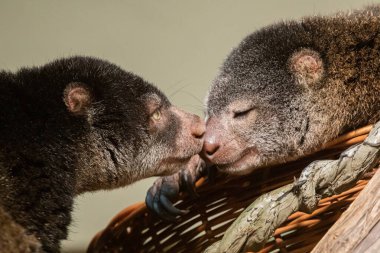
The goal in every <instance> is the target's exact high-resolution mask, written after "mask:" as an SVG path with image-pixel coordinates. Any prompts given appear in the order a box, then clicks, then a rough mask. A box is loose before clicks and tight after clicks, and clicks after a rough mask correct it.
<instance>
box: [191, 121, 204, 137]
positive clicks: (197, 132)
mask: <svg viewBox="0 0 380 253" xmlns="http://www.w3.org/2000/svg"><path fill="white" fill-rule="evenodd" d="M205 132H206V124H205V123H204V121H203V120H202V119H201V118H200V117H199V116H196V117H195V119H194V123H193V124H192V126H191V135H192V136H193V137H195V138H196V139H202V138H203V135H204V134H205Z"/></svg>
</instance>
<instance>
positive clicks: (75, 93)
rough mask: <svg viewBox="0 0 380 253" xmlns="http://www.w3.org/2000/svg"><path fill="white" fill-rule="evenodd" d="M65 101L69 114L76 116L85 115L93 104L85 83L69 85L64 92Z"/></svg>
mask: <svg viewBox="0 0 380 253" xmlns="http://www.w3.org/2000/svg"><path fill="white" fill-rule="evenodd" d="M63 101H64V102H65V105H66V107H67V110H69V112H71V113H73V114H74V115H85V114H86V113H87V109H88V108H89V107H90V105H91V102H92V94H91V92H90V89H89V88H88V86H87V85H86V84H84V83H80V82H73V83H69V84H68V85H67V86H66V88H65V90H64V92H63Z"/></svg>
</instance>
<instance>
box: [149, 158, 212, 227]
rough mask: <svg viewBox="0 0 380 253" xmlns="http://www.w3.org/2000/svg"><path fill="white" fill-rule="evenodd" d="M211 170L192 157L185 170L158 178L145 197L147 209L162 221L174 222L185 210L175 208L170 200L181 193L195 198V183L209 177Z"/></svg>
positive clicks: (198, 159)
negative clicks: (206, 176)
mask: <svg viewBox="0 0 380 253" xmlns="http://www.w3.org/2000/svg"><path fill="white" fill-rule="evenodd" d="M210 171H211V169H210V168H209V167H207V166H206V164H205V162H204V161H203V160H202V159H201V158H200V157H199V156H198V155H195V156H193V157H192V158H191V159H190V161H189V163H188V164H187V166H186V168H184V169H182V170H180V171H179V172H178V173H176V174H173V175H170V176H166V177H161V178H158V179H157V180H156V181H155V182H154V184H153V186H152V187H151V188H150V189H149V190H148V192H147V195H146V199H145V202H146V205H147V207H148V208H149V209H150V210H151V211H153V212H154V213H156V214H157V215H158V216H160V217H161V218H162V219H164V220H169V221H174V220H175V217H176V216H178V215H181V214H185V213H186V212H187V211H186V210H179V209H178V208H176V207H175V206H174V205H173V203H172V200H174V199H175V198H177V197H178V196H179V194H180V192H182V191H186V192H187V193H189V194H190V195H191V196H193V197H196V196H197V193H196V191H195V183H196V181H198V179H200V178H201V177H203V176H205V175H210Z"/></svg>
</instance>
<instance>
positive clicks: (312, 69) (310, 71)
mask: <svg viewBox="0 0 380 253" xmlns="http://www.w3.org/2000/svg"><path fill="white" fill-rule="evenodd" d="M289 68H290V72H291V73H292V74H293V75H294V77H295V79H296V81H297V82H298V83H299V84H301V85H305V86H307V87H310V85H313V84H316V83H317V82H318V81H319V80H321V79H322V77H323V73H324V67H323V61H322V59H321V57H320V55H319V53H318V52H316V51H314V50H311V49H306V48H302V49H300V50H298V51H296V52H295V53H293V54H292V56H291V57H290V59H289Z"/></svg>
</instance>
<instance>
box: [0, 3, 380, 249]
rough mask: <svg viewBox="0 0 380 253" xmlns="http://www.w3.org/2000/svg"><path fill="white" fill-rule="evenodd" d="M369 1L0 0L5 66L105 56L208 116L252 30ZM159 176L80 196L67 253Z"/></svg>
mask: <svg viewBox="0 0 380 253" xmlns="http://www.w3.org/2000/svg"><path fill="white" fill-rule="evenodd" d="M371 2H380V0H377V1H367V0H339V1H337V0H335V1H331V0H317V1H311V0H310V1H305V0H304V1H302V0H298V1H297V0H292V1H285V0H284V1H280V0H279V1H273V0H272V1H269V0H267V1H205V0H202V1H194V0H188V1H184V0H183V1H174V0H173V1H168V0H165V1H154V0H151V1H137V0H136V1H120V0H118V1H116V0H113V1H105V0H104V1H100V0H99V1H53V0H35V1H27V0H25V1H15V0H9V1H4V0H0V31H1V33H0V34H1V38H0V69H7V70H17V69H18V68H20V67H22V66H32V65H40V64H44V63H46V62H47V61H50V60H52V59H55V58H58V57H64V56H71V55H76V54H81V55H90V56H97V57H100V58H104V59H107V60H109V61H111V62H114V63H116V64H118V65H120V66H121V67H123V68H125V69H127V70H130V71H133V72H135V73H136V74H139V75H141V76H143V77H144V78H145V79H147V80H149V81H151V82H153V83H155V84H156V85H157V86H158V87H159V88H161V89H162V90H163V91H164V92H165V93H166V94H168V96H169V97H170V99H171V101H172V102H173V103H174V104H177V105H178V106H180V107H182V108H184V109H186V110H188V111H191V112H193V113H197V114H199V115H203V109H202V106H203V103H202V101H203V99H204V96H205V94H206V92H207V88H208V85H209V84H210V82H211V80H212V79H213V77H214V76H215V75H216V72H217V70H218V67H219V66H220V64H221V63H222V61H223V59H224V58H225V57H226V55H227V54H228V52H229V51H230V50H231V48H232V47H234V46H235V45H237V43H238V42H239V41H240V40H241V39H242V38H243V37H244V36H245V35H247V34H248V33H250V32H252V31H254V30H256V29H258V28H260V27H262V26H264V25H267V24H270V23H272V22H275V21H279V20H283V19H289V18H297V17H302V16H305V15H312V14H319V13H322V14H328V13H332V12H334V11H336V10H347V9H350V8H358V7H361V6H363V5H364V4H365V3H371ZM152 182H153V180H152V179H148V180H144V181H141V182H139V183H136V184H134V185H132V186H129V187H127V188H125V189H120V190H115V191H110V192H97V193H91V194H85V195H83V196H80V197H78V198H77V199H76V204H75V212H74V222H73V224H72V225H71V227H70V235H69V240H67V241H64V243H63V249H64V250H63V251H64V252H72V251H74V250H75V251H79V252H82V251H84V250H85V248H86V246H87V244H88V242H89V241H90V239H91V238H92V236H93V235H94V234H95V233H96V232H97V231H98V230H100V229H102V228H103V227H104V226H105V225H106V224H107V223H108V221H109V220H110V219H111V218H112V216H114V215H115V214H116V213H117V212H118V211H120V210H121V209H122V208H124V207H126V206H128V205H130V204H131V203H134V202H136V201H142V200H143V199H144V197H145V192H146V190H147V188H148V187H149V186H150V185H151V183H152Z"/></svg>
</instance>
